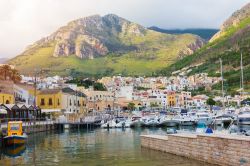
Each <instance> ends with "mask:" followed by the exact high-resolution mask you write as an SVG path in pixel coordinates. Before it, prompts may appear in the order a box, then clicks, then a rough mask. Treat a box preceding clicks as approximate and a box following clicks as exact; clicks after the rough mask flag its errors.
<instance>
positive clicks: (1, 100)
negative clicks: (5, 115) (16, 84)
mask: <svg viewBox="0 0 250 166" xmlns="http://www.w3.org/2000/svg"><path fill="white" fill-rule="evenodd" d="M14 103H15V98H14V93H13V82H11V81H0V104H14Z"/></svg>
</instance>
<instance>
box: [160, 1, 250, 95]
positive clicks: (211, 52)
mask: <svg viewBox="0 0 250 166" xmlns="http://www.w3.org/2000/svg"><path fill="white" fill-rule="evenodd" d="M249 51H250V4H247V5H246V6H244V7H243V8H242V9H241V10H239V11H237V12H235V13H234V14H233V15H232V16H231V17H230V18H229V19H228V20H226V22H225V23H224V24H223V25H222V27H221V30H220V31H219V32H218V33H217V34H216V35H215V36H214V37H213V38H212V39H211V40H210V42H209V43H208V44H207V45H205V46H204V47H203V48H201V49H200V50H198V51H196V52H195V53H194V54H193V55H190V56H188V57H185V58H183V59H182V60H180V61H178V62H176V63H174V64H172V65H171V66H169V67H167V68H165V69H163V70H160V71H159V72H158V74H171V72H172V71H176V70H180V69H183V68H186V67H189V68H191V69H192V72H191V73H190V74H193V73H199V72H208V73H209V74H210V75H213V76H215V75H217V76H219V74H218V73H219V69H220V65H219V58H221V59H222V60H223V65H224V72H225V73H224V75H225V78H226V79H227V82H226V84H227V86H228V90H229V91H235V90H237V89H238V88H239V86H240V85H239V84H240V83H239V82H240V74H239V72H240V71H239V69H240V54H241V53H242V54H243V64H244V68H245V72H244V73H245V74H244V75H245V76H244V79H245V86H246V88H248V82H249V81H250V66H249V64H250V56H249V53H250V52H249Z"/></svg>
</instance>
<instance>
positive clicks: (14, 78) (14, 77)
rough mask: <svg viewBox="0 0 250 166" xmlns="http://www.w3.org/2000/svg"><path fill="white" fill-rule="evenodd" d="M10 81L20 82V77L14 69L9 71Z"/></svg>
mask: <svg viewBox="0 0 250 166" xmlns="http://www.w3.org/2000/svg"><path fill="white" fill-rule="evenodd" d="M11 80H12V81H14V82H15V83H17V82H20V81H21V80H22V77H21V76H20V74H19V73H18V71H17V70H16V69H12V70H11Z"/></svg>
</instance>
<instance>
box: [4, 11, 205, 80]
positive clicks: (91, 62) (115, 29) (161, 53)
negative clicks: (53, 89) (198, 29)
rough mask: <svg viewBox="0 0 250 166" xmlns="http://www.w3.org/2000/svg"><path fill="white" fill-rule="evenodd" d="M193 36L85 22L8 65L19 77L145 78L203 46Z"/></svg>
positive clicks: (114, 19)
mask: <svg viewBox="0 0 250 166" xmlns="http://www.w3.org/2000/svg"><path fill="white" fill-rule="evenodd" d="M203 44H204V43H203V40H202V39H201V38H200V37H198V36H195V35H191V34H182V35H169V34H163V33H159V32H156V31H152V30H148V29H146V28H144V27H142V26H140V25H138V24H136V23H132V22H130V21H127V20H125V19H123V18H120V17H118V16H116V15H106V16H104V17H101V16H98V15H96V16H90V17H86V18H82V19H78V20H75V21H72V22H70V23H68V25H66V26H64V27H61V28H59V29H58V31H56V32H55V33H53V34H51V35H50V36H48V37H46V38H43V39H41V40H39V41H38V42H36V43H34V44H33V45H31V46H29V47H28V48H27V49H26V50H25V51H24V52H23V53H22V54H21V55H19V56H17V57H15V58H14V59H11V60H10V61H9V63H10V64H12V65H15V66H16V67H17V69H19V70H20V71H21V72H23V73H31V72H32V71H33V69H34V68H46V69H47V70H49V72H50V73H53V74H62V75H67V74H76V75H86V76H104V75H112V74H123V75H151V74H152V73H154V72H155V71H157V70H159V69H162V68H164V67H166V66H169V65H170V64H172V63H173V62H175V61H177V60H178V59H181V58H183V57H185V56H187V55H190V54H192V53H193V52H194V51H195V50H197V49H199V48H200V47H201V46H202V45H203Z"/></svg>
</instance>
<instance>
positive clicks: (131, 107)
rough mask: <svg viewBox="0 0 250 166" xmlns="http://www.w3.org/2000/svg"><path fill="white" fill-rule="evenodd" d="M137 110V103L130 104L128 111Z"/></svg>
mask: <svg viewBox="0 0 250 166" xmlns="http://www.w3.org/2000/svg"><path fill="white" fill-rule="evenodd" d="M134 109H135V103H128V110H130V111H133V110H134Z"/></svg>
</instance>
